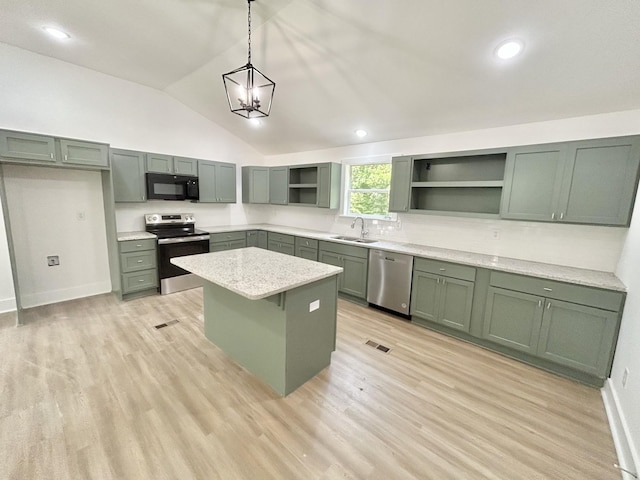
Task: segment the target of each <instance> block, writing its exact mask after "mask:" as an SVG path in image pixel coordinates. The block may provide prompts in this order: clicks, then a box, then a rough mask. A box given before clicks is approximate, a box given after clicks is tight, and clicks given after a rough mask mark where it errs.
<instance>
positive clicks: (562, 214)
mask: <svg viewBox="0 0 640 480" xmlns="http://www.w3.org/2000/svg"><path fill="white" fill-rule="evenodd" d="M563 218H564V212H560V220H562V219H563Z"/></svg>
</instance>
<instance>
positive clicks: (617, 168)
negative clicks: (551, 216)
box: [559, 137, 640, 225]
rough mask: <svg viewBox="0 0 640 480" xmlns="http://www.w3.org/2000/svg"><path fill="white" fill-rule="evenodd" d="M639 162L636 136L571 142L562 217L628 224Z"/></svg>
mask: <svg viewBox="0 0 640 480" xmlns="http://www.w3.org/2000/svg"><path fill="white" fill-rule="evenodd" d="M639 164H640V141H638V138H637V137H635V138H619V139H615V138H614V139H605V140H594V141H588V142H577V143H576V144H571V146H570V148H569V155H568V163H567V169H566V170H565V172H566V173H565V176H566V178H565V182H564V185H563V189H562V197H561V198H560V213H559V215H560V220H562V221H564V222H569V223H592V224H598V225H627V224H628V223H629V220H630V217H631V210H632V207H633V200H634V198H635V192H636V185H637V180H638V165H639Z"/></svg>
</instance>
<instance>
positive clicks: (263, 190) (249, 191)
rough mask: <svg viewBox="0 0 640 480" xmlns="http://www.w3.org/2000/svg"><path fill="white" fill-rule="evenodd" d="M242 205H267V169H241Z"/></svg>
mask: <svg viewBox="0 0 640 480" xmlns="http://www.w3.org/2000/svg"><path fill="white" fill-rule="evenodd" d="M242 203H269V167H242Z"/></svg>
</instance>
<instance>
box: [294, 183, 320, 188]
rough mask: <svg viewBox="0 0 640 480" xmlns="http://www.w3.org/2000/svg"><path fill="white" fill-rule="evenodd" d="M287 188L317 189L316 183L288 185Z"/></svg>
mask: <svg viewBox="0 0 640 480" xmlns="http://www.w3.org/2000/svg"><path fill="white" fill-rule="evenodd" d="M289 188H318V184H317V183H290V184H289Z"/></svg>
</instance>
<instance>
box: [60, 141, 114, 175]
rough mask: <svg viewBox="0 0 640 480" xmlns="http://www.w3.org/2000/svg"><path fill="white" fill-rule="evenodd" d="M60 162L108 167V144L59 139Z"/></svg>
mask: <svg viewBox="0 0 640 480" xmlns="http://www.w3.org/2000/svg"><path fill="white" fill-rule="evenodd" d="M60 153H61V155H62V163H66V164H69V165H84V166H88V167H101V168H105V169H106V168H109V146H108V145H106V144H101V143H92V142H80V141H77V140H64V139H61V140H60Z"/></svg>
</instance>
